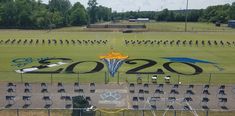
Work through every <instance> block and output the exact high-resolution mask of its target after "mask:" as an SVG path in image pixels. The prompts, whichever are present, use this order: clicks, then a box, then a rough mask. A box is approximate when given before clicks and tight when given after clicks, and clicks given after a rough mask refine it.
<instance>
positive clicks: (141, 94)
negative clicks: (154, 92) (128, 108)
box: [138, 89, 144, 101]
mask: <svg viewBox="0 0 235 116" xmlns="http://www.w3.org/2000/svg"><path fill="white" fill-rule="evenodd" d="M138 96H139V99H140V100H142V101H143V100H144V90H143V89H140V90H139V93H138Z"/></svg>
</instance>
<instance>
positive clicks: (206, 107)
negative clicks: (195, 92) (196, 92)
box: [201, 97, 210, 109]
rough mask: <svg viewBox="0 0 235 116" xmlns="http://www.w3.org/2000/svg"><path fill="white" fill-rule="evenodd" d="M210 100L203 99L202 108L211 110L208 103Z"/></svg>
mask: <svg viewBox="0 0 235 116" xmlns="http://www.w3.org/2000/svg"><path fill="white" fill-rule="evenodd" d="M209 100H210V99H209V98H207V97H203V98H202V101H201V106H202V108H203V109H209V107H208V102H209Z"/></svg>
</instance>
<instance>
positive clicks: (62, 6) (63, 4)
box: [48, 0, 71, 26]
mask: <svg viewBox="0 0 235 116" xmlns="http://www.w3.org/2000/svg"><path fill="white" fill-rule="evenodd" d="M48 7H49V10H50V11H51V12H52V13H55V15H57V16H59V15H60V16H62V17H63V23H62V25H64V26H65V25H67V24H68V23H69V21H68V18H69V16H68V11H69V10H70V8H71V3H70V1H69V0H50V1H49V4H48ZM58 12H59V13H58ZM59 18H61V17H59ZM59 25H60V26H61V24H59Z"/></svg>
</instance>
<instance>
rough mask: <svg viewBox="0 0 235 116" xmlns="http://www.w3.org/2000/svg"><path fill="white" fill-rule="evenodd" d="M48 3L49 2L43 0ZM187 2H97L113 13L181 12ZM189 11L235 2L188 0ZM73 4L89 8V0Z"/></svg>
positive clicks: (174, 0)
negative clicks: (165, 10)
mask: <svg viewBox="0 0 235 116" xmlns="http://www.w3.org/2000/svg"><path fill="white" fill-rule="evenodd" d="M42 1H43V2H44V3H48V0H42ZM186 1H187V0H97V2H98V5H102V6H106V7H110V8H112V10H113V11H117V12H124V11H138V10H140V11H161V10H163V9H165V8H167V9H170V10H181V9H185V8H186ZM188 1H189V9H202V8H206V7H207V6H212V5H219V4H226V3H229V4H231V3H232V2H235V0H188ZM70 2H71V3H72V4H74V3H76V2H80V3H81V4H83V5H84V6H85V7H87V2H88V0H70Z"/></svg>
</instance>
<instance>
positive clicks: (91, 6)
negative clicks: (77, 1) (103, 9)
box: [88, 0, 98, 23]
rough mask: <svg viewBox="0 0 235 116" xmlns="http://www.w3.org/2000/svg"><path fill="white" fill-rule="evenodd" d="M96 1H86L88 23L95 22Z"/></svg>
mask: <svg viewBox="0 0 235 116" xmlns="http://www.w3.org/2000/svg"><path fill="white" fill-rule="evenodd" d="M97 4H98V3H97V1H96V0H89V1H88V13H89V18H90V23H95V22H97V14H96V12H97Z"/></svg>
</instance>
